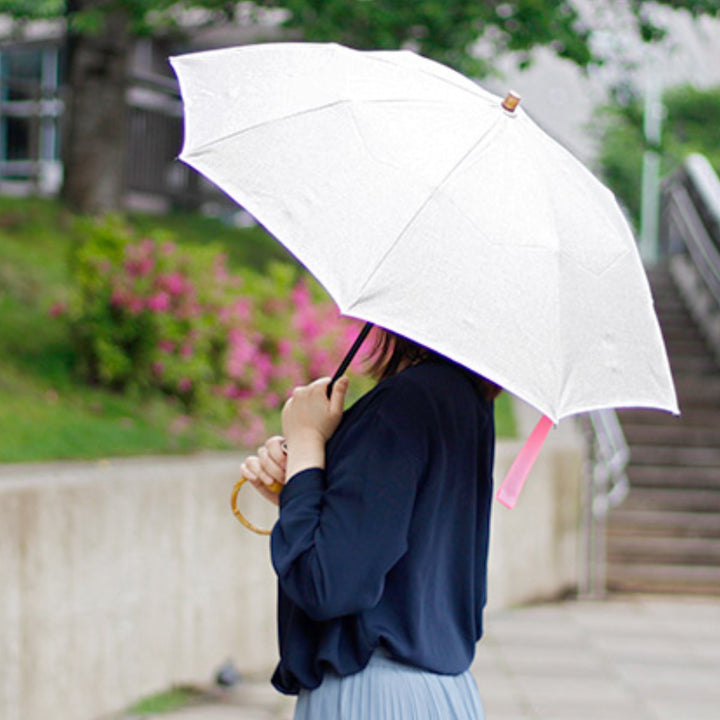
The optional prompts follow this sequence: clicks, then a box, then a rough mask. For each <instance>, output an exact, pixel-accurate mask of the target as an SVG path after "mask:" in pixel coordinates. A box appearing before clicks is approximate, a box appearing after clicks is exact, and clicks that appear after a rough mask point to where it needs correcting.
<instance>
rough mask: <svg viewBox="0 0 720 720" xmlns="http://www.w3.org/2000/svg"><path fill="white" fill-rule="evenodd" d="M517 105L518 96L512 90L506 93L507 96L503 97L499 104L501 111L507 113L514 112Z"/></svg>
mask: <svg viewBox="0 0 720 720" xmlns="http://www.w3.org/2000/svg"><path fill="white" fill-rule="evenodd" d="M519 104H520V96H519V95H518V94H517V93H516V92H513V91H512V90H510V92H508V94H507V95H506V96H505V99H504V100H503V101H502V103H501V105H502V108H503V110H507V111H508V112H509V113H513V112H515V108H517V106H518V105H519Z"/></svg>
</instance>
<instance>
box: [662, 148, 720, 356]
mask: <svg viewBox="0 0 720 720" xmlns="http://www.w3.org/2000/svg"><path fill="white" fill-rule="evenodd" d="M663 199H664V206H665V207H664V211H663V217H662V222H663V233H664V236H665V246H666V248H665V249H666V252H667V254H668V255H669V256H670V263H669V268H670V272H671V274H672V276H673V279H674V280H675V283H676V285H677V286H678V289H679V290H680V293H681V295H682V296H683V298H684V300H685V302H686V304H687V306H688V308H689V310H690V311H691V313H692V315H693V316H694V318H695V320H696V322H697V323H698V326H699V327H700V329H701V330H702V332H703V334H704V335H705V337H706V339H707V340H708V342H709V344H710V346H711V347H712V348H713V349H714V351H715V354H716V355H717V357H718V359H720V179H718V176H717V175H716V174H715V171H714V170H713V168H712V166H711V165H710V163H709V162H708V160H707V159H706V158H705V157H704V156H702V155H690V156H688V157H687V158H686V160H685V162H684V164H683V166H682V167H681V168H680V169H679V170H678V171H676V172H675V173H674V174H673V175H672V176H671V177H670V179H669V181H668V182H667V183H666V186H665V189H664V192H663Z"/></svg>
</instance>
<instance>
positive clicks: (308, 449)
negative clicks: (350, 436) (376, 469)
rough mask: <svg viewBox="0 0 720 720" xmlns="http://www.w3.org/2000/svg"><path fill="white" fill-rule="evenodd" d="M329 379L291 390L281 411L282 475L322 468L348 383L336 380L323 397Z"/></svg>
mask: <svg viewBox="0 0 720 720" xmlns="http://www.w3.org/2000/svg"><path fill="white" fill-rule="evenodd" d="M329 383H330V379H329V378H322V379H320V380H316V381H315V382H314V383H311V384H310V385H305V386H304V387H299V388H295V390H293V393H292V396H291V397H290V399H289V400H288V401H287V402H286V403H285V407H284V408H283V411H282V427H283V434H284V435H285V440H286V443H287V449H288V461H287V466H286V475H287V477H288V478H291V477H292V476H293V475H295V474H297V473H298V472H300V471H301V470H306V469H308V468H311V467H320V468H324V467H325V444H326V443H327V441H328V440H329V439H330V438H331V437H332V435H333V433H334V432H335V430H336V429H337V426H338V425H339V424H340V420H341V419H342V414H343V407H344V404H345V395H346V394H347V389H348V379H347V378H340V379H339V380H338V381H337V382H336V383H335V385H334V386H333V391H332V396H331V397H330V399H328V397H327V387H328V385H329Z"/></svg>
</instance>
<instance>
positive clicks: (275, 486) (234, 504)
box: [230, 477, 283, 535]
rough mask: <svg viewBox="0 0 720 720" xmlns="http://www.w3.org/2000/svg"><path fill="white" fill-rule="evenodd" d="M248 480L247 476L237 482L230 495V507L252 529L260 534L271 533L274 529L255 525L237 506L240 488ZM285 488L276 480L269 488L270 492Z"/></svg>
mask: <svg viewBox="0 0 720 720" xmlns="http://www.w3.org/2000/svg"><path fill="white" fill-rule="evenodd" d="M246 482H247V478H244V477H241V478H240V479H239V480H238V481H237V482H236V483H235V487H234V488H233V491H232V496H231V497H230V507H231V508H232V511H233V515H235V517H236V518H237V519H238V520H239V521H240V522H241V523H242V524H243V525H244V526H245V527H246V528H247V529H248V530H252V531H253V532H254V533H257V534H258V535H269V534H270V533H271V532H272V530H263V529H262V528H259V527H258V526H257V525H253V524H252V523H251V522H250V521H249V520H248V519H247V518H246V517H245V516H244V515H243V514H242V513H241V512H240V511H239V510H238V508H237V496H238V493H239V492H240V488H241V487H242V486H243V485H244V484H245V483H246ZM282 489H283V484H282V483H279V482H274V483H273V484H272V485H268V490H270V492H274V493H276V494H278V493H279V492H280V491H281V490H282Z"/></svg>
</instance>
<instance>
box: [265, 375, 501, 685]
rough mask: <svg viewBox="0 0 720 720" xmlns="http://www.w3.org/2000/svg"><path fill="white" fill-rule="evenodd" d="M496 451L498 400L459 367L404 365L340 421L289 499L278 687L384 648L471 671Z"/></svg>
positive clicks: (278, 542)
mask: <svg viewBox="0 0 720 720" xmlns="http://www.w3.org/2000/svg"><path fill="white" fill-rule="evenodd" d="M494 446H495V431H494V421H493V406H492V403H491V402H487V401H485V400H484V399H482V398H481V396H480V395H479V393H478V392H477V390H476V388H475V385H474V384H473V381H472V379H471V378H470V377H469V376H468V374H467V372H466V371H464V370H462V369H461V368H460V367H458V366H457V365H454V364H452V363H450V362H445V361H426V362H423V363H421V364H419V365H415V366H413V367H410V368H407V369H406V370H404V371H402V372H401V373H399V374H398V375H395V376H394V377H391V378H389V379H387V380H384V381H383V382H381V383H379V384H378V385H377V386H376V387H375V388H374V389H373V390H372V391H370V392H369V393H368V394H367V395H365V396H364V397H362V398H361V399H360V400H359V401H358V402H357V403H355V404H354V405H353V406H352V407H351V408H350V409H349V410H348V411H346V412H345V414H344V416H343V419H342V422H341V423H340V426H339V427H338V429H337V431H336V432H335V434H334V435H333V437H332V438H331V440H330V442H329V443H328V445H327V448H326V470H321V469H319V468H312V469H308V470H303V471H302V472H299V473H297V474H296V475H295V476H294V477H292V478H291V479H290V481H289V482H288V484H287V485H286V487H285V488H284V489H283V491H282V493H281V495H280V516H279V519H278V522H277V523H276V525H275V527H274V529H273V533H272V538H271V552H272V561H273V565H274V567H275V572H276V573H277V576H278V583H279V588H278V590H279V598H278V634H279V643H280V663H279V665H278V667H277V669H276V671H275V674H274V675H273V679H272V682H273V685H274V686H275V687H276V688H277V689H278V690H280V691H281V692H284V693H288V694H295V693H297V692H298V691H299V690H300V689H301V688H307V689H312V688H315V687H317V686H318V685H319V684H320V682H321V680H322V677H323V674H324V672H325V670H326V669H328V668H331V669H332V670H334V671H335V672H336V673H338V674H339V675H342V676H345V675H351V674H353V673H356V672H358V671H360V670H362V669H363V668H364V667H365V665H366V664H367V663H368V661H369V659H370V656H371V654H372V653H373V651H374V650H375V649H376V648H378V647H382V648H384V649H385V650H386V651H388V652H389V653H390V655H391V656H392V657H394V658H395V659H396V660H398V661H400V662H403V663H407V664H410V665H413V666H416V667H419V668H423V669H426V670H429V671H432V672H437V673H442V674H456V673H460V672H463V671H465V670H466V669H467V668H468V667H469V666H470V663H471V662H472V659H473V655H474V652H475V643H476V642H477V641H478V639H479V638H480V636H481V635H482V612H483V607H484V605H485V596H486V565H487V552H488V534H489V521H490V502H491V497H492V465H493V455H494Z"/></svg>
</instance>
